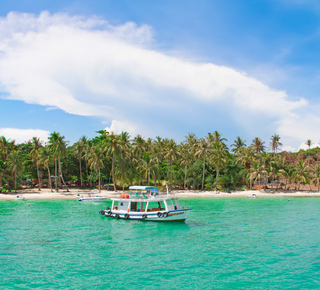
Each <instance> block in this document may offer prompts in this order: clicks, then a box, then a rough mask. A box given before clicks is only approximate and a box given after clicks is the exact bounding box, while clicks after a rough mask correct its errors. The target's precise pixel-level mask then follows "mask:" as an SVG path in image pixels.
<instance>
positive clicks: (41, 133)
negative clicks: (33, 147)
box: [0, 128, 50, 144]
mask: <svg viewBox="0 0 320 290" xmlns="http://www.w3.org/2000/svg"><path fill="white" fill-rule="evenodd" d="M49 135H50V132H49V131H45V130H39V129H16V128H0V136H5V137H6V138H7V139H11V140H15V143H16V144H21V143H24V142H27V141H29V140H31V139H32V138H33V137H38V138H40V140H41V141H43V143H44V142H47V141H48V138H49Z"/></svg>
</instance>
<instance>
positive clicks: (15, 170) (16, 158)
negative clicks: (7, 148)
mask: <svg viewBox="0 0 320 290" xmlns="http://www.w3.org/2000/svg"><path fill="white" fill-rule="evenodd" d="M7 164H8V169H9V170H10V171H11V174H12V175H13V176H14V191H15V192H17V175H19V174H20V173H21V172H22V171H23V163H22V160H21V155H20V154H19V152H17V151H15V150H14V151H12V152H11V153H10V154H9V155H8V158H7Z"/></svg>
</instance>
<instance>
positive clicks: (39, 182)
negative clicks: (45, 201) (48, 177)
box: [36, 161, 41, 191]
mask: <svg viewBox="0 0 320 290" xmlns="http://www.w3.org/2000/svg"><path fill="white" fill-rule="evenodd" d="M36 165H37V175H38V180H39V191H41V179H40V173H39V166H38V162H37V161H36Z"/></svg>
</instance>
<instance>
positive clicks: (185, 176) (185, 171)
mask: <svg viewBox="0 0 320 290" xmlns="http://www.w3.org/2000/svg"><path fill="white" fill-rule="evenodd" d="M187 170H188V166H187V165H186V167H185V169H184V183H183V188H184V189H186V185H187Z"/></svg>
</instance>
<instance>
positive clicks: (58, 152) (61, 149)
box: [49, 132, 69, 191]
mask: <svg viewBox="0 0 320 290" xmlns="http://www.w3.org/2000/svg"><path fill="white" fill-rule="evenodd" d="M64 138H65V137H64V136H61V135H60V133H57V132H53V133H51V134H50V137H49V147H50V149H51V153H52V155H53V157H54V159H55V186H56V191H58V182H57V181H59V184H60V183H61V180H62V182H63V184H64V185H65V186H66V189H67V191H69V189H68V188H67V185H66V183H65V182H64V179H63V175H62V169H61V157H64V156H66V154H67V142H66V141H64ZM57 165H58V168H57ZM57 172H58V174H57ZM58 175H59V177H58ZM60 178H61V180H60Z"/></svg>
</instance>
